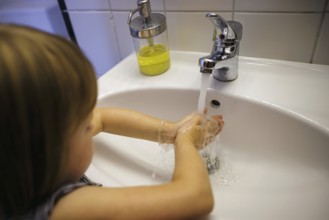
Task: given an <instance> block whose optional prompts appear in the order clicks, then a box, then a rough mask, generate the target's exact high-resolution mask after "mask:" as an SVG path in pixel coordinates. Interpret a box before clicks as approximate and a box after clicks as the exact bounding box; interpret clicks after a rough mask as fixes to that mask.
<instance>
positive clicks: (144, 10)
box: [137, 0, 151, 23]
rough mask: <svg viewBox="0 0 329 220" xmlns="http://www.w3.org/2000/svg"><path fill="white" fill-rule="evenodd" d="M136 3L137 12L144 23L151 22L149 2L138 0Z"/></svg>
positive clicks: (147, 0)
mask: <svg viewBox="0 0 329 220" xmlns="http://www.w3.org/2000/svg"><path fill="white" fill-rule="evenodd" d="M137 5H138V8H139V14H140V16H142V18H143V21H144V23H151V4H150V1H149V0H138V1H137Z"/></svg>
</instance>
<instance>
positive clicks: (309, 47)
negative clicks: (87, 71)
mask: <svg viewBox="0 0 329 220" xmlns="http://www.w3.org/2000/svg"><path fill="white" fill-rule="evenodd" d="M328 1H329V0H151V5H152V9H153V11H157V12H161V13H164V14H165V15H166V16H167V24H168V33H169V43H170V48H171V50H184V51H200V52H207V53H209V52H210V49H211V46H212V32H213V26H212V24H211V23H210V21H208V20H207V19H206V18H205V14H206V13H207V12H209V11H214V12H217V13H219V14H220V15H222V16H223V17H224V18H225V19H233V20H237V21H240V22H241V23H242V24H243V28H244V31H243V38H242V42H241V47H240V55H242V56H250V57H262V58H271V59H280V60H289V61H296V62H306V63H317V64H326V65H329V5H328ZM65 2H66V5H67V8H68V11H70V12H71V14H74V12H75V13H78V12H81V11H88V10H90V11H91V12H102V13H104V12H105V11H106V13H108V14H107V21H108V22H109V25H110V26H111V28H112V29H111V30H112V31H111V35H113V36H110V37H109V39H110V40H111V41H113V42H112V43H111V45H114V46H113V50H114V51H118V54H117V55H116V56H117V57H116V58H115V59H116V61H115V62H118V61H120V60H121V59H123V58H125V57H126V56H127V55H129V54H130V53H132V52H133V51H134V48H133V43H132V39H131V37H130V34H129V29H128V25H127V17H128V14H129V12H130V10H132V9H134V8H136V2H137V0H79V1H76V0H65ZM73 20H74V16H73ZM85 22H87V23H88V21H85ZM91 25H92V24H90V25H87V26H91Z"/></svg>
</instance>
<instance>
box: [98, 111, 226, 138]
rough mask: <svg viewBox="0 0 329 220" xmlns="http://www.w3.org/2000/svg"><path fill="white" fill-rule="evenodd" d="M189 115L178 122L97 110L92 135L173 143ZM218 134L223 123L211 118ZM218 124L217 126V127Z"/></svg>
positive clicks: (126, 112) (215, 117)
mask: <svg viewBox="0 0 329 220" xmlns="http://www.w3.org/2000/svg"><path fill="white" fill-rule="evenodd" d="M191 117H192V115H189V116H187V117H185V118H183V119H182V120H180V121H178V122H175V123H174V122H170V121H167V120H161V119H158V118H155V117H152V116H149V115H146V114H143V113H140V112H136V111H133V110H128V109H122V108H97V109H95V110H94V115H93V120H92V124H93V135H96V134H98V133H99V132H108V133H112V134H118V135H123V136H128V137H134V138H139V139H145V140H150V141H156V142H161V143H172V144H173V143H174V141H175V137H176V133H177V131H178V129H179V128H180V127H181V126H182V125H183V124H184V123H185V122H186V121H188V120H189V119H190V118H191ZM213 119H214V121H215V122H216V127H218V130H217V131H216V134H217V133H219V132H220V130H221V128H222V126H223V124H224V123H223V121H222V117H221V116H220V115H215V116H213ZM217 124H218V126H217Z"/></svg>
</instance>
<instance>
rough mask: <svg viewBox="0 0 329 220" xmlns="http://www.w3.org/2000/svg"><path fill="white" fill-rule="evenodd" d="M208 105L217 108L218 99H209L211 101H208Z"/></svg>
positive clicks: (218, 104)
mask: <svg viewBox="0 0 329 220" xmlns="http://www.w3.org/2000/svg"><path fill="white" fill-rule="evenodd" d="M210 106H211V107H212V108H216V109H217V108H219V106H220V102H219V101H218V100H216V99H213V100H211V102H210Z"/></svg>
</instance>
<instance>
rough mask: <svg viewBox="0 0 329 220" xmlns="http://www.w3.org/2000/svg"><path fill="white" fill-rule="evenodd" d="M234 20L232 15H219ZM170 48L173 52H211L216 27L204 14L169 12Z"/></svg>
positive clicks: (224, 13) (223, 13)
mask: <svg viewBox="0 0 329 220" xmlns="http://www.w3.org/2000/svg"><path fill="white" fill-rule="evenodd" d="M219 14H220V15H221V16H222V17H223V18H224V19H228V20H229V19H232V14H231V13H226V12H222V13H219ZM167 25H168V35H169V46H170V49H172V50H182V51H200V52H210V51H211V48H212V37H213V31H214V26H213V24H212V23H211V22H210V21H209V20H208V19H207V18H206V17H205V13H204V12H185V13H182V12H167Z"/></svg>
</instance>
